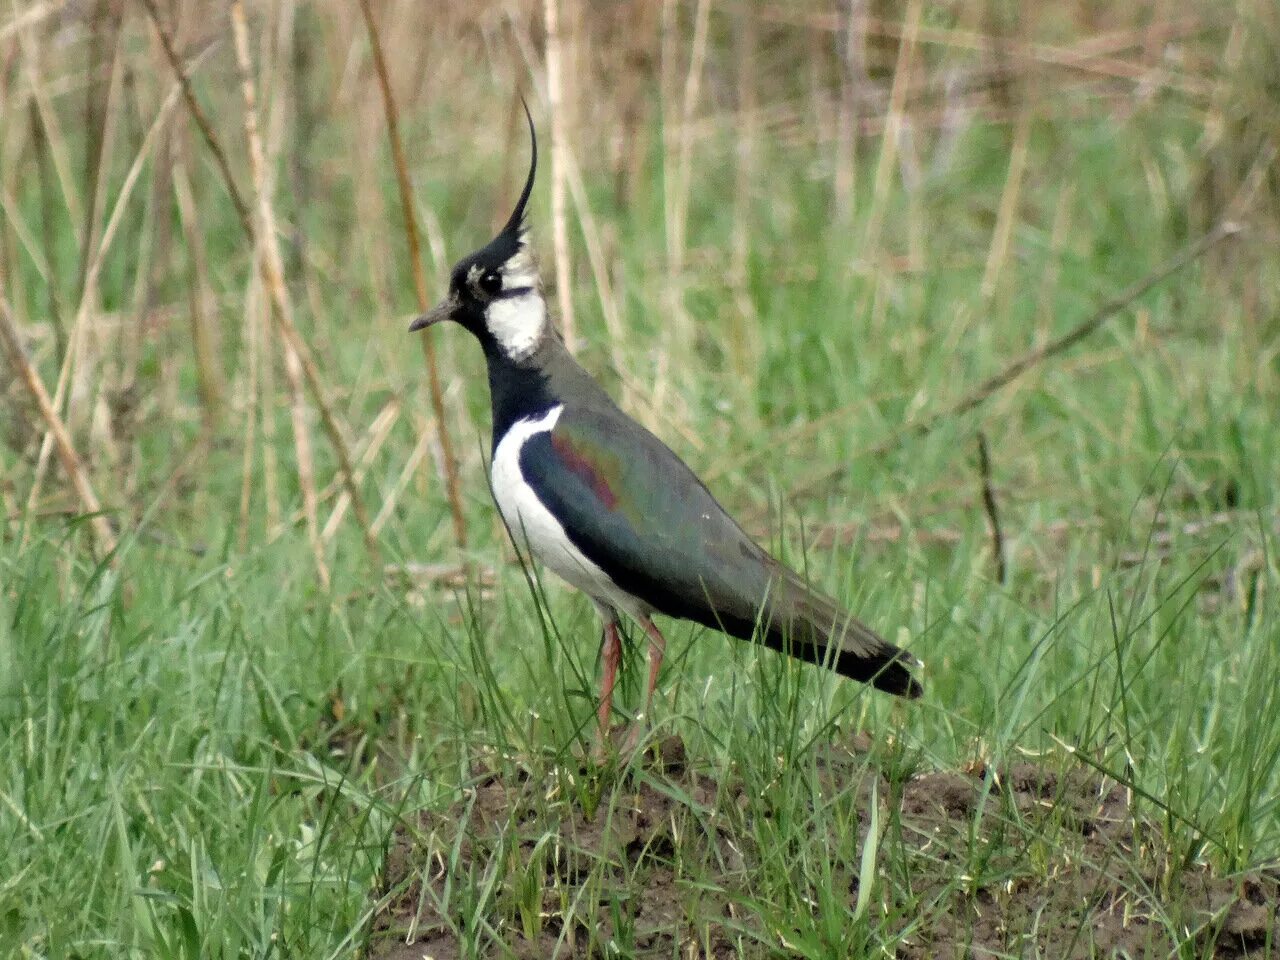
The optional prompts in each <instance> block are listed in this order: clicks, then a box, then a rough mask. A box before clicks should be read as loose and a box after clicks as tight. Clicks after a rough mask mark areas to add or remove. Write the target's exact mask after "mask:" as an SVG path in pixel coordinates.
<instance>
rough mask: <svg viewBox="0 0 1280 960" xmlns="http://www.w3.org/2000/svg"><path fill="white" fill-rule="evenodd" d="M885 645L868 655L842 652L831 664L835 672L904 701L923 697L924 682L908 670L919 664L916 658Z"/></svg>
mask: <svg viewBox="0 0 1280 960" xmlns="http://www.w3.org/2000/svg"><path fill="white" fill-rule="evenodd" d="M885 646H886V647H888V648H889V649H888V650H881V651H878V652H877V653H875V654H872V655H871V656H867V655H866V654H861V655H859V654H855V653H851V652H842V653H841V654H840V655H839V656H838V657H837V658H836V661H835V663H834V664H833V666H834V667H835V670H836V672H837V673H840V674H843V675H844V676H846V677H849V678H850V679H853V680H861V681H862V682H863V683H869V684H871V686H873V687H875V688H876V689H877V690H881V691H883V692H884V693H891V694H893V695H894V696H895V697H902V698H903V699H906V700H918V699H920V697H922V696H924V684H922V683H921V682H920V681H919V679H917V678H916V675H915V674H914V673H912V672H911V667H913V666H918V665H919V661H918V660H916V658H915V657H913V656H911V654H909V653H907V651H905V650H900V649H899V648H897V647H894V646H891V645H889V644H885Z"/></svg>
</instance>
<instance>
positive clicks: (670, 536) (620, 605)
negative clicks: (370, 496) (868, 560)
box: [409, 109, 922, 744]
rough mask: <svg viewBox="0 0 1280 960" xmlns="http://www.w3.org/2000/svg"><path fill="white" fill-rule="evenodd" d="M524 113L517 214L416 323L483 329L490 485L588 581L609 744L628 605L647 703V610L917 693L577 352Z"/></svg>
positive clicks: (528, 532)
mask: <svg viewBox="0 0 1280 960" xmlns="http://www.w3.org/2000/svg"><path fill="white" fill-rule="evenodd" d="M527 113H528V111H527V109H526V115H527ZM528 119H529V135H530V139H531V141H532V156H531V159H530V162H529V174H528V177H527V178H526V179H525V184H524V189H523V190H522V191H521V193H520V197H519V199H518V200H517V202H516V207H515V210H514V211H513V212H512V214H511V217H510V219H508V220H507V223H506V225H505V226H504V227H503V228H502V230H501V231H500V232H499V233H498V235H497V236H496V237H494V239H493V240H492V241H490V243H489V244H488V245H487V246H485V247H482V248H481V249H480V250H477V251H476V252H475V253H473V254H471V255H470V256H468V257H466V258H464V259H463V260H461V261H460V262H459V263H458V264H457V265H456V266H455V267H454V268H453V272H452V275H451V277H450V281H449V291H448V294H447V296H446V297H445V298H444V300H443V302H441V303H440V304H438V305H437V306H435V307H434V308H432V309H431V310H430V311H428V312H427V313H425V314H423V315H421V316H420V317H418V318H417V319H415V320H414V321H413V323H412V324H411V325H410V327H409V329H410V330H411V331H414V330H424V329H426V328H427V327H430V326H433V325H434V324H437V323H439V322H441V321H443V320H453V321H454V322H456V323H459V324H461V325H462V326H463V327H465V328H466V329H467V330H469V331H470V332H471V333H472V334H473V335H474V336H475V338H476V339H477V340H478V341H480V346H481V348H482V349H483V350H484V356H485V361H486V365H487V368H488V375H489V393H490V400H491V402H492V406H493V446H492V460H491V469H490V486H491V489H492V492H493V498H494V500H495V501H496V503H497V506H498V510H499V512H500V513H501V514H502V519H503V521H504V523H505V524H506V527H507V531H508V533H509V534H510V535H511V539H512V541H513V542H514V543H515V545H516V547H517V549H518V550H521V551H523V552H524V553H526V554H527V555H531V556H532V557H534V558H536V559H537V560H539V561H540V562H541V563H542V564H543V565H544V566H545V567H546V568H548V569H550V570H551V571H553V572H554V573H556V574H557V575H558V576H559V577H561V578H562V579H564V580H566V581H567V582H568V583H569V584H570V585H572V586H574V587H576V588H578V589H579V590H581V591H582V592H583V593H585V594H586V595H587V596H588V597H589V598H590V599H591V601H592V603H594V604H595V608H596V610H597V611H598V612H599V614H600V618H601V619H602V620H603V621H604V633H603V639H602V658H601V659H602V661H603V677H602V680H601V690H600V703H599V710H598V722H599V725H600V736H601V743H602V744H603V743H606V742H607V741H608V735H609V723H610V716H611V712H612V701H613V689H614V681H615V680H616V678H617V671H618V662H619V660H620V658H621V653H622V641H621V638H620V636H619V631H618V627H619V620H620V617H621V615H622V614H626V615H627V616H628V617H630V618H631V619H633V620H634V621H636V623H638V624H639V626H640V627H641V628H642V629H643V630H644V632H645V633H646V634H647V636H648V638H649V640H650V651H649V679H648V686H647V688H646V692H645V711H644V714H641V717H646V716H648V714H649V711H650V710H651V708H652V703H653V694H654V688H655V687H656V686H657V682H658V671H659V669H660V668H661V666H662V656H663V651H664V649H665V647H666V640H665V639H664V637H663V635H662V632H661V631H660V630H659V629H658V627H657V626H656V625H655V624H654V622H653V615H654V614H664V615H666V616H668V617H676V618H680V619H685V620H692V621H694V622H695V623H699V624H702V625H703V626H706V627H710V628H712V629H715V630H720V631H722V632H724V633H727V634H729V635H730V636H733V637H738V638H740V639H743V640H752V639H755V640H758V641H760V642H762V643H764V644H765V645H767V646H769V647H772V648H774V649H775V650H780V651H784V652H786V653H789V654H791V655H792V656H794V657H798V658H800V659H803V660H807V661H810V662H813V663H817V664H821V665H824V666H827V667H830V668H831V669H833V670H835V671H836V672H837V673H839V674H841V675H843V676H846V677H851V678H853V679H854V680H860V681H863V682H866V683H869V684H871V685H872V686H873V687H875V688H876V689H878V690H883V691H887V692H888V693H891V694H896V695H898V696H900V697H909V698H914V697H918V696H919V695H920V693H921V689H922V688H921V685H920V682H919V681H918V680H917V679H916V678H915V677H914V676H913V675H912V672H911V669H910V668H911V667H912V666H919V661H917V660H916V659H915V658H914V657H912V656H911V655H910V654H908V653H907V652H906V651H904V650H901V649H899V648H898V647H896V646H894V645H893V644H891V643H889V642H887V641H886V640H884V639H883V638H882V637H880V636H879V635H878V634H877V633H876V632H875V631H874V630H872V629H871V628H870V627H868V626H866V625H865V624H863V623H862V622H860V621H859V620H857V619H856V618H854V617H853V616H851V615H850V614H849V613H847V612H846V611H845V610H844V608H843V607H842V606H841V605H840V604H838V603H837V602H836V601H835V600H833V599H832V598H830V597H828V596H826V595H824V594H822V593H820V592H818V591H817V590H815V589H813V587H811V586H810V585H809V584H808V583H807V582H806V581H805V580H804V579H802V578H801V577H800V576H799V575H797V574H796V573H794V572H793V571H791V570H790V569H788V568H787V567H785V566H783V565H782V564H781V563H779V562H778V561H777V560H776V559H774V558H773V557H772V556H770V555H769V553H767V552H766V551H765V550H763V549H762V548H761V547H760V546H758V545H757V544H756V543H755V542H754V541H753V540H752V539H751V537H749V536H748V535H747V534H746V533H745V532H744V531H743V529H742V527H740V526H739V525H738V524H737V523H736V522H735V521H734V520H733V518H732V517H730V516H729V514H728V513H727V512H726V511H725V509H724V508H723V507H721V506H720V504H719V503H718V502H717V501H716V499H715V497H714V496H712V495H711V493H710V491H708V490H707V488H706V486H705V485H704V484H703V483H702V481H700V480H699V479H698V477H697V476H696V475H695V474H694V472H693V471H692V470H691V469H690V468H689V467H688V466H686V465H685V463H684V461H682V460H681V459H680V458H679V457H678V456H677V455H676V454H675V453H673V452H672V451H671V449H670V448H669V447H667V445H666V444H664V443H663V442H662V441H661V440H659V439H658V438H657V437H656V436H654V435H653V434H652V433H650V432H649V431H648V430H646V429H645V428H644V427H643V426H641V425H640V424H639V423H637V422H636V421H635V420H633V419H631V417H629V416H627V414H626V413H624V412H623V411H622V410H621V409H620V408H619V407H618V405H617V404H616V403H615V402H614V401H613V399H612V398H611V397H610V396H609V394H608V393H606V392H605V391H604V389H603V388H602V387H601V386H600V385H599V384H598V383H596V381H595V380H594V379H592V377H591V375H590V374H588V373H587V371H586V370H584V369H583V368H582V367H581V366H580V365H579V364H578V362H577V361H576V360H575V359H574V358H573V356H572V355H571V354H570V353H569V351H568V349H567V348H566V346H565V343H564V341H563V340H562V339H561V336H560V334H559V332H558V331H557V329H556V327H555V325H554V324H553V323H552V320H551V317H550V315H549V312H548V309H547V301H546V298H545V297H544V295H543V288H542V283H541V280H540V278H539V274H538V268H537V264H536V262H535V260H534V254H533V251H532V250H531V248H530V242H529V229H528V225H527V223H526V219H525V214H526V209H527V207H528V203H529V195H530V194H531V193H532V191H533V183H534V174H535V172H536V171H537V166H538V146H537V137H536V134H535V132H534V128H533V120H532V118H531V117H529V118H528ZM637 731H638V727H637Z"/></svg>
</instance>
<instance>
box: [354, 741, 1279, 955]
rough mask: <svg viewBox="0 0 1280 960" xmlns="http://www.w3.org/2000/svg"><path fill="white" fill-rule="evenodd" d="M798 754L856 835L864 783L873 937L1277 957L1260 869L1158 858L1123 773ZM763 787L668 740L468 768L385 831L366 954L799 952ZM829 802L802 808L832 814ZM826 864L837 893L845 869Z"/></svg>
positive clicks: (876, 940) (1272, 911)
mask: <svg viewBox="0 0 1280 960" xmlns="http://www.w3.org/2000/svg"><path fill="white" fill-rule="evenodd" d="M811 772H812V775H813V778H812V785H813V792H812V796H813V797H815V798H816V799H815V800H814V801H813V802H812V806H820V805H822V804H824V803H825V802H826V801H825V800H824V797H826V796H834V797H836V798H837V799H836V803H837V804H843V805H844V806H843V809H845V810H846V811H848V812H849V813H850V816H854V815H856V818H857V827H856V839H857V843H858V848H857V849H859V850H860V849H861V844H862V843H863V841H864V840H865V839H866V835H867V830H868V823H869V820H870V816H869V814H870V810H871V805H872V802H873V801H872V797H873V787H874V790H875V794H874V795H875V796H877V797H878V798H879V804H880V808H879V809H880V819H881V828H882V834H881V840H880V851H879V852H880V859H879V861H878V863H879V864H880V866H879V869H878V879H877V885H876V887H875V893H874V895H873V897H872V903H871V908H870V911H869V917H868V920H869V923H868V939H867V947H868V948H869V950H868V952H869V953H871V954H872V955H876V956H893V957H897V958H901V960H924V958H940V957H948V958H950V957H956V958H959V957H991V958H994V957H1006V956H1015V957H1017V956H1039V957H1053V958H1059V957H1060V958H1088V957H1099V956H1108V957H1109V956H1120V957H1124V956H1128V957H1134V958H1137V957H1165V956H1170V955H1188V956H1195V957H1215V958H1246V957H1247V958H1262V957H1280V936H1278V935H1277V908H1278V904H1280V871H1274V870H1271V871H1252V872H1249V873H1247V874H1243V875H1238V876H1232V877H1223V876H1215V875H1214V874H1213V873H1212V872H1211V871H1210V870H1209V869H1208V868H1207V867H1206V866H1205V865H1203V864H1201V863H1192V864H1189V865H1185V866H1181V867H1179V868H1174V867H1172V866H1171V865H1170V864H1169V863H1168V862H1166V860H1167V857H1166V858H1165V859H1164V860H1162V859H1161V857H1162V856H1163V855H1161V854H1157V853H1156V852H1155V847H1156V846H1157V844H1156V843H1155V838H1156V837H1157V836H1158V834H1157V832H1156V831H1155V830H1154V829H1152V828H1149V827H1147V826H1146V825H1144V823H1143V822H1142V820H1141V818H1139V817H1135V816H1134V813H1133V810H1132V808H1131V806H1130V802H1129V796H1128V793H1127V791H1126V790H1125V789H1124V788H1123V787H1121V786H1119V785H1117V784H1115V783H1114V782H1109V781H1107V780H1105V779H1103V778H1100V777H1099V776H1097V775H1096V774H1095V773H1093V772H1092V771H1091V770H1089V769H1088V768H1081V767H1074V768H1068V769H1067V770H1065V771H1064V770H1055V769H1049V768H1047V767H1042V766H1036V765H1032V764H1022V765H1018V766H1015V767H1012V768H1011V769H1009V770H1007V771H1004V772H1003V773H998V774H997V773H993V772H992V771H980V772H976V773H974V774H965V773H951V772H938V773H927V774H923V775H919V776H914V777H911V778H910V779H907V780H905V781H904V782H900V783H897V784H894V783H892V782H890V781H889V780H888V779H886V778H885V777H884V776H883V774H881V773H880V772H878V771H877V770H875V769H874V768H873V767H870V766H869V765H868V763H867V761H866V758H865V757H859V756H857V755H855V754H845V755H843V756H841V757H828V758H824V759H823V760H822V761H821V762H817V763H815V764H814V765H813V769H812V771H811ZM768 793H769V790H767V789H766V790H765V791H764V794H765V795H763V796H762V795H761V793H760V791H758V790H753V789H749V788H748V787H747V786H745V785H744V783H743V782H742V780H741V779H740V778H737V777H735V776H733V775H732V774H730V775H723V776H720V777H718V778H715V779H713V778H712V777H711V776H709V775H708V774H706V773H703V772H699V771H697V770H694V769H692V768H691V767H690V765H689V764H688V763H687V761H686V757H685V751H684V747H683V745H682V744H681V743H680V741H679V740H678V739H676V738H670V739H668V740H667V741H665V742H663V743H662V744H661V745H660V746H659V747H658V748H656V749H655V750H653V751H652V752H651V754H650V755H649V756H647V757H646V758H645V759H644V760H643V761H638V762H637V764H636V765H635V767H634V768H633V769H632V770H631V771H629V772H623V773H618V772H617V771H612V772H606V773H603V774H601V773H599V772H595V771H591V770H588V769H586V768H580V769H577V770H574V771H572V772H566V771H563V770H560V771H556V772H554V773H553V774H551V775H548V776H543V777H540V778H535V777H533V776H531V775H530V774H529V773H528V772H527V770H519V769H517V771H516V772H514V773H510V774H508V775H506V776H500V775H498V774H497V773H495V772H491V771H488V772H487V771H476V776H475V778H474V785H473V786H471V787H469V788H468V789H466V790H464V791H463V796H462V797H461V798H460V799H459V800H458V801H457V802H456V803H455V804H454V805H453V806H452V807H450V808H449V809H447V810H441V811H432V812H425V813H422V814H421V815H420V816H419V818H418V822H417V823H416V825H415V827H414V828H413V829H402V830H401V831H400V832H399V834H398V835H397V838H396V840H395V842H394V844H393V847H392V849H391V850H390V852H389V855H388V857H387V861H386V867H385V876H384V881H385V882H384V884H383V886H382V890H381V891H380V897H379V906H378V910H377V913H376V916H375V920H374V932H373V936H372V939H371V948H370V953H369V956H370V957H371V958H373V960H422V958H424V957H426V958H432V960H454V958H458V957H467V956H482V957H487V956H503V957H516V958H520V960H526V958H528V960H533V958H538V960H546V958H551V957H565V958H578V957H584V958H587V957H600V958H604V957H619V956H623V957H625V956H633V957H644V958H649V957H654V958H656V957H680V958H686V957H714V958H722V957H739V956H742V957H786V956H799V955H802V954H801V952H800V951H799V950H798V949H797V948H796V947H795V946H794V944H791V943H789V942H788V933H787V929H786V927H787V924H786V922H785V920H783V921H782V922H781V923H780V922H779V919H778V917H779V914H778V912H777V911H775V910H774V909H772V907H771V904H769V903H766V902H764V901H763V900H762V899H761V891H762V889H767V888H768V887H769V885H768V884H765V885H763V886H762V885H761V884H760V883H759V882H758V881H759V878H760V875H761V872H762V871H766V870H768V871H775V872H777V871H779V870H782V871H783V872H785V870H786V869H787V868H786V866H783V867H779V865H778V860H777V856H776V855H777V853H778V851H777V849H776V848H772V847H771V848H769V849H766V844H764V843H762V842H761V837H769V836H773V834H772V833H771V832H770V830H769V829H767V828H766V829H761V827H762V824H761V823H760V822H758V819H757V818H763V819H765V820H770V819H771V818H773V817H777V818H779V822H780V821H781V818H782V817H783V816H784V815H786V813H787V812H791V813H794V812H795V811H794V810H791V811H783V810H781V809H777V810H775V809H772V808H771V806H770V799H769V796H768ZM786 796H787V797H789V798H790V800H789V801H788V802H789V803H790V804H791V806H793V807H794V806H800V807H804V806H808V805H810V804H809V803H808V802H803V803H800V804H796V803H795V797H796V794H794V793H792V794H787V795H786ZM832 809H833V810H834V809H835V807H833V808H832ZM802 812H803V811H802ZM827 812H829V811H826V808H825V807H824V814H823V815H822V816H816V817H814V818H812V820H811V821H810V822H812V823H814V824H823V823H826V822H831V821H830V818H829V817H827V816H826V813H827ZM832 829H835V828H834V827H833V828H832ZM852 841H853V835H852V834H850V835H848V836H842V837H841V838H839V842H843V843H851V842H852ZM853 859H854V861H855V862H856V859H857V857H856V853H855V856H854V857H853ZM975 864H978V865H980V867H981V869H980V870H975V869H974V866H975ZM833 876H834V877H835V886H834V887H833V888H834V889H838V891H839V903H838V906H839V907H841V908H847V909H849V910H852V909H853V905H854V904H855V902H856V900H857V895H858V880H857V876H856V872H854V873H852V874H851V875H846V873H842V872H841V871H840V870H836V871H835V873H834V874H833ZM772 906H776V903H775V904H773V905H772ZM811 906H812V905H811ZM812 908H813V909H818V908H817V907H812ZM795 909H797V910H804V909H810V907H806V906H803V905H800V906H797V907H795ZM827 909H830V905H829V904H828V906H827ZM784 912H785V911H784ZM1179 951H1181V954H1180V953H1179ZM831 955H838V954H831Z"/></svg>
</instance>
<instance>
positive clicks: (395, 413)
mask: <svg viewBox="0 0 1280 960" xmlns="http://www.w3.org/2000/svg"><path fill="white" fill-rule="evenodd" d="M399 417H400V403H399V401H398V400H390V401H388V402H387V404H386V405H385V406H384V407H383V408H382V410H381V411H380V412H379V413H378V415H377V416H376V417H374V418H373V423H372V424H370V426H369V442H368V443H367V444H366V445H365V448H364V452H363V453H361V454H360V458H359V459H358V460H357V461H356V481H357V482H361V483H362V482H364V477H365V474H366V473H367V472H368V470H369V465H370V464H371V463H373V461H374V458H375V457H377V455H378V451H380V450H381V449H382V445H383V444H384V443H385V442H386V440H387V437H389V436H390V435H391V428H392V427H393V426H395V423H396V420H397V419H399ZM350 506H351V498H350V497H349V496H348V495H347V492H346V491H345V490H343V491H342V493H340V494H339V495H338V502H337V503H335V504H334V506H333V512H332V513H330V514H329V519H328V521H326V522H325V525H324V529H323V530H321V531H320V539H321V540H323V541H324V542H325V543H328V542H329V541H330V540H332V539H333V536H334V534H336V533H337V532H338V527H339V525H341V523H342V518H343V516H345V515H346V512H347V508H348V507H350ZM373 529H374V531H375V534H376V531H377V518H376V517H375V518H374V527H373Z"/></svg>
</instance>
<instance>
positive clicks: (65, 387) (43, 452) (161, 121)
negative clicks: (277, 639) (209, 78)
mask: <svg viewBox="0 0 1280 960" xmlns="http://www.w3.org/2000/svg"><path fill="white" fill-rule="evenodd" d="M177 92H178V91H177V87H176V86H175V87H174V89H173V91H171V92H170V94H169V95H168V96H167V97H166V98H165V99H164V101H163V102H162V103H161V104H160V108H159V110H158V111H157V112H156V118H155V120H154V121H152V124H151V128H150V129H149V130H148V131H147V135H146V137H145V138H144V139H143V141H142V145H141V146H140V147H139V148H138V154H137V156H135V157H134V158H133V163H132V164H130V166H129V170H128V172H127V173H126V174H125V178H124V181H123V182H122V183H121V184H120V191H119V193H118V195H117V196H116V200H115V205H114V206H113V207H112V209H111V216H110V217H109V218H108V219H107V223H106V226H105V227H104V228H103V230H102V236H101V239H100V240H99V241H98V243H97V245H96V248H95V250H94V254H93V257H92V258H91V259H90V261H89V265H88V269H87V270H86V271H85V277H84V283H83V284H82V287H83V292H82V294H81V297H80V303H79V306H78V307H77V308H76V314H75V319H74V320H73V321H72V324H71V328H70V330H69V331H68V335H67V336H68V339H67V351H66V353H65V354H64V355H63V357H62V366H61V368H60V369H59V371H58V381H57V383H56V385H55V386H54V391H53V399H52V403H53V410H55V411H57V410H60V409H62V405H63V404H64V403H66V400H67V393H68V391H69V390H70V386H71V376H72V373H73V371H74V370H75V362H76V358H77V356H78V354H79V353H80V352H81V349H82V346H83V340H84V334H83V331H84V328H85V326H86V323H87V321H88V318H89V310H90V307H91V306H92V302H93V294H94V291H96V289H97V283H98V275H99V274H100V273H101V271H102V264H103V262H104V261H105V259H106V255H107V250H108V249H110V247H111V243H112V241H113V240H114V239H115V236H116V234H117V232H119V229H120V224H121V222H122V221H123V219H124V212H125V210H126V209H127V208H128V203H129V198H130V197H131V196H132V195H133V189H134V187H135V186H136V185H137V182H138V178H139V176H141V174H142V171H143V168H144V166H145V164H146V159H147V157H148V156H150V154H151V151H152V148H153V147H154V146H155V141H156V138H157V136H158V135H159V132H160V130H161V129H163V127H164V125H165V123H167V122H168V118H169V113H170V112H171V111H172V109H173V107H174V104H175V103H176V102H177ZM55 440H56V438H55V437H54V434H53V431H52V430H46V431H45V434H44V439H43V440H42V441H41V444H40V453H39V456H38V458H37V460H36V469H35V476H34V477H33V479H32V481H31V489H30V491H29V492H28V494H27V509H28V510H33V509H34V508H35V504H36V502H37V501H38V500H39V498H40V491H41V488H42V487H43V485H44V475H45V470H46V469H47V466H48V462H49V457H50V455H51V454H52V453H53V447H54V443H55ZM24 542H25V541H24Z"/></svg>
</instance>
